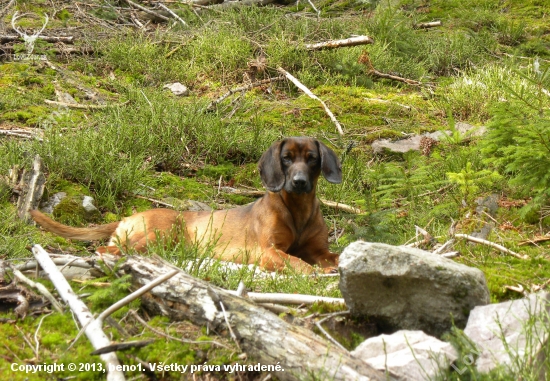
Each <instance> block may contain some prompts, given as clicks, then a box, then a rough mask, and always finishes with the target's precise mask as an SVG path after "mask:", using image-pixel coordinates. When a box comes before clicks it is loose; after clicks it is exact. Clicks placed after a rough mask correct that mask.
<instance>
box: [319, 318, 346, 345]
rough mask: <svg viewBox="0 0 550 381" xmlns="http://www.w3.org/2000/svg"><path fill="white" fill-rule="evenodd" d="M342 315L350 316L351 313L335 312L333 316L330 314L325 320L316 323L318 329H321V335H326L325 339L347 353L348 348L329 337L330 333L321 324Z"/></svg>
mask: <svg viewBox="0 0 550 381" xmlns="http://www.w3.org/2000/svg"><path fill="white" fill-rule="evenodd" d="M341 315H349V311H340V312H334V313H332V314H329V315H328V316H326V317H324V318H323V319H321V320H319V321H316V322H315V325H316V326H317V328H319V331H321V333H322V334H323V335H325V337H326V338H327V339H328V340H329V341H330V342H331V343H333V344H334V345H336V346H337V347H338V348H340V349H341V350H343V351H345V352H348V350H347V349H346V348H344V346H343V345H342V344H340V343H339V342H338V341H336V340H335V339H334V338H333V337H332V336H331V335H329V333H328V332H327V331H326V330H325V329H324V328H323V326H322V325H321V324H323V322H325V321H326V320H328V319H331V318H333V317H334V316H341Z"/></svg>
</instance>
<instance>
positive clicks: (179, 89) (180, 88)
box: [162, 82, 189, 96]
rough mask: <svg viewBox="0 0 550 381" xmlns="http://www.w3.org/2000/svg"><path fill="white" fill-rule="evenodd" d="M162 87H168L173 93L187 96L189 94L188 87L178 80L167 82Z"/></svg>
mask: <svg viewBox="0 0 550 381" xmlns="http://www.w3.org/2000/svg"><path fill="white" fill-rule="evenodd" d="M162 88H163V89H169V90H170V91H171V92H172V93H173V94H174V95H177V96H187V95H189V89H188V88H187V86H185V85H182V84H181V83H179V82H175V83H168V84H166V85H164V86H163V87H162Z"/></svg>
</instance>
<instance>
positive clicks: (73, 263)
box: [16, 257, 97, 271]
mask: <svg viewBox="0 0 550 381" xmlns="http://www.w3.org/2000/svg"><path fill="white" fill-rule="evenodd" d="M52 262H53V263H55V264H56V265H57V266H66V265H67V264H69V267H81V268H84V269H93V268H97V267H96V266H94V265H93V262H94V260H90V261H89V262H88V261H86V260H85V259H82V258H79V257H68V258H63V257H61V258H53V259H52ZM36 266H38V262H36V261H29V262H26V263H24V264H22V265H19V266H17V267H16V269H17V270H19V271H26V270H32V269H35V268H36Z"/></svg>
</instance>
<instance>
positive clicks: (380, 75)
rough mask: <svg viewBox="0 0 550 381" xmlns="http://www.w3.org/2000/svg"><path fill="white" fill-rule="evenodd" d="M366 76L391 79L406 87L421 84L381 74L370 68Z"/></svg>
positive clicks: (420, 84)
mask: <svg viewBox="0 0 550 381" xmlns="http://www.w3.org/2000/svg"><path fill="white" fill-rule="evenodd" d="M368 74H370V75H372V76H375V77H378V78H384V79H391V80H393V81H398V82H403V83H406V84H407V85H411V86H422V82H419V81H415V80H414V79H408V78H403V77H399V76H397V75H393V74H386V73H382V72H381V71H378V70H376V69H375V68H371V70H370V71H369V72H368Z"/></svg>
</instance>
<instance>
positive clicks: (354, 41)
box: [306, 36, 374, 50]
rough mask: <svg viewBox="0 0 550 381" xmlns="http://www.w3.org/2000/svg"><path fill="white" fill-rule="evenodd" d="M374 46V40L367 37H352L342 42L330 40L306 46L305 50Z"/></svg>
mask: <svg viewBox="0 0 550 381" xmlns="http://www.w3.org/2000/svg"><path fill="white" fill-rule="evenodd" d="M367 44H374V40H373V39H372V38H370V37H368V36H354V37H350V38H345V39H343V40H330V41H324V42H317V43H315V44H306V49H307V50H323V49H336V48H343V47H349V46H357V45H367Z"/></svg>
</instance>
